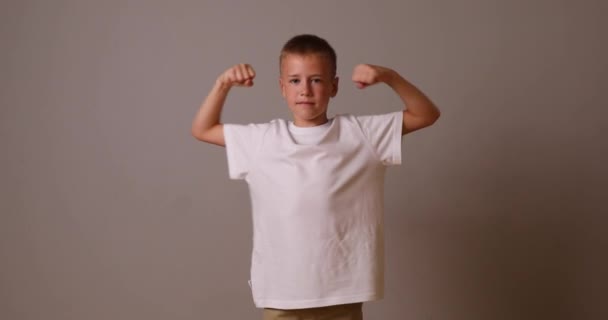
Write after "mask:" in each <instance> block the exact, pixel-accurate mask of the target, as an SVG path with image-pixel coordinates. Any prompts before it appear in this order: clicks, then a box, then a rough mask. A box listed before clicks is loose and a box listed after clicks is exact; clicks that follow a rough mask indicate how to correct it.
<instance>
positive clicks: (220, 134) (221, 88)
mask: <svg viewBox="0 0 608 320" xmlns="http://www.w3.org/2000/svg"><path fill="white" fill-rule="evenodd" d="M253 78H255V71H254V70H253V68H252V67H251V66H250V65H248V64H237V65H235V66H233V67H231V68H230V69H228V70H226V71H224V73H222V74H221V75H220V76H219V77H218V78H217V80H216V81H215V85H214V86H213V88H212V89H211V91H210V92H209V94H208V95H207V98H205V100H204V101H203V103H202V104H201V106H200V109H199V110H198V112H197V114H196V116H195V117H194V121H192V136H194V137H195V138H196V139H198V140H200V141H204V142H207V143H212V144H216V145H218V146H222V147H223V146H225V145H226V143H225V140H224V125H223V124H222V123H221V122H220V117H221V114H222V108H223V106H224V102H225V101H226V97H227V96H228V92H229V91H230V89H231V88H232V87H233V86H244V87H251V86H253Z"/></svg>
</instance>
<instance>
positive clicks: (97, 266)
mask: <svg viewBox="0 0 608 320" xmlns="http://www.w3.org/2000/svg"><path fill="white" fill-rule="evenodd" d="M607 13H608V5H607V4H606V2H605V1H600V0H598V1H577V2H575V1H550V0H532V1H523V0H516V1H506V0H505V1H499V0H464V1H428V0H411V1H392V2H388V1H384V2H382V1H375V2H372V1H278V0H277V1H240V2H238V3H237V2H230V1H224V2H219V1H217V2H215V3H212V2H209V1H171V2H170V1H76V0H73V1H67V0H62V1H59V0H57V1H17V0H13V1H2V2H1V4H0V45H1V46H2V47H1V49H2V50H1V51H0V81H1V82H0V102H1V109H0V115H1V120H0V121H1V122H0V125H1V126H0V146H1V149H0V150H1V152H2V154H1V157H0V168H1V169H0V170H1V172H0V173H1V178H0V181H1V182H0V197H1V198H0V200H1V201H0V212H1V215H0V319H6V320H30V319H32V320H33V319H45V320H68V319H78V320H83V319H86V320H98V319H113V320H116V319H129V320H132V319H145V320H156V319H173V320H176V319H184V320H186V319H259V317H260V314H259V311H258V310H257V309H255V308H254V307H253V303H252V300H251V297H250V292H249V291H248V286H247V284H246V280H247V279H248V272H249V254H250V248H251V230H250V228H251V218H250V212H249V198H248V194H247V188H246V185H245V184H244V183H242V182H234V181H230V180H228V177H227V168H226V162H225V155H224V149H222V148H219V147H215V146H211V145H205V144H203V143H200V142H197V141H195V140H194V139H193V138H192V137H191V136H190V135H189V134H190V131H189V130H190V123H191V120H192V117H193V115H194V113H195V112H196V110H197V109H198V106H199V104H200V102H201V100H202V99H203V98H204V96H205V95H206V93H207V90H208V89H209V88H210V87H211V85H212V83H213V81H214V80H215V78H216V76H217V75H218V74H219V73H221V72H222V71H223V70H224V69H226V68H227V67H229V66H231V65H233V64H235V63H239V62H248V63H251V64H252V65H253V66H254V67H255V68H256V70H257V72H258V77H257V79H256V80H257V81H256V85H255V86H254V87H253V88H251V89H239V90H235V91H234V92H233V94H232V95H231V96H230V98H229V100H228V102H227V106H226V109H225V112H224V120H225V121H226V122H236V123H247V122H256V121H266V120H269V119H271V118H275V117H288V116H289V113H288V111H287V108H286V106H285V105H284V104H283V101H282V99H281V97H280V93H279V90H278V82H277V76H278V68H277V67H278V61H277V57H278V51H279V49H280V47H281V45H282V44H283V43H284V42H285V41H286V40H287V39H288V38H289V37H291V36H292V35H295V34H298V33H316V34H318V35H320V36H322V37H325V38H327V39H328V40H329V41H330V42H331V43H332V44H333V45H334V47H335V49H336V50H337V52H338V56H339V61H338V72H339V75H340V76H341V77H342V82H341V88H340V92H339V94H338V97H337V98H336V99H334V100H333V102H332V104H331V109H332V112H333V113H334V114H335V113H346V112H348V113H355V114H368V113H379V112H388V111H393V110H398V109H399V107H400V106H399V101H398V99H397V98H396V97H395V96H394V95H393V94H392V92H391V91H390V90H389V89H388V88H386V87H383V86H376V87H372V88H369V89H366V90H364V91H359V90H357V89H356V88H355V87H354V86H353V85H352V84H351V83H350V82H349V77H350V72H351V70H352V67H353V66H354V65H355V64H356V63H361V62H366V63H375V64H381V65H386V66H390V67H392V68H395V69H397V70H398V71H400V72H401V73H402V74H403V75H404V76H405V77H406V78H408V79H410V80H411V81H413V82H414V83H416V84H417V85H418V86H419V87H420V88H422V89H423V90H424V91H425V92H426V93H428V94H429V95H430V96H431V97H432V98H433V100H434V101H435V102H436V103H437V104H438V105H439V106H440V108H441V110H442V112H443V114H442V118H441V119H440V121H439V122H438V123H437V124H436V125H435V126H434V127H431V128H429V129H426V130H423V131H420V132H416V133H414V134H412V135H411V136H406V138H405V140H404V143H403V146H404V151H403V155H404V164H403V165H402V166H400V167H396V168H391V170H389V177H388V181H387V190H388V191H387V194H386V203H387V212H386V221H387V228H386V229H387V231H386V232H387V234H386V237H387V252H388V261H387V276H386V278H387V288H386V298H385V299H384V300H383V301H381V302H375V303H369V304H366V306H365V314H366V316H367V319H420V320H436V319H448V320H452V319H463V320H465V319H466V320H471V319H551V320H554V319H608V308H607V306H606V301H607V300H606V299H607V298H606V292H608V285H607V280H606V279H607V277H606V273H607V271H606V270H608V263H607V262H606V255H607V252H608V242H607V237H606V230H607V225H608V218H607V217H606V213H608V210H607V209H606V208H607V204H606V198H607V196H608V169H607V166H606V163H607V161H608V157H607V155H606V153H607V143H606V133H605V129H606V128H608V126H607V125H606V124H607V121H606V117H607V116H608V112H607V111H606V107H607V104H606V98H605V97H604V96H603V95H604V94H605V93H606V89H608V81H607V80H606V79H607V78H608V68H607V59H606V57H608V49H607V42H606V30H608V23H607V22H606V18H605V17H606V14H607Z"/></svg>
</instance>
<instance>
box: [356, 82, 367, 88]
mask: <svg viewBox="0 0 608 320" xmlns="http://www.w3.org/2000/svg"><path fill="white" fill-rule="evenodd" d="M355 85H357V88H359V89H363V88H365V87H367V83H364V82H360V81H355Z"/></svg>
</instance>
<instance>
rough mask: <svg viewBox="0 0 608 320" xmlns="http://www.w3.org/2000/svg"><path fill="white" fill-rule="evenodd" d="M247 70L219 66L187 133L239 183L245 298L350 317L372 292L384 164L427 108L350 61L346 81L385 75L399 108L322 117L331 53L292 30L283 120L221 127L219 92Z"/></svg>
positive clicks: (287, 310)
mask: <svg viewBox="0 0 608 320" xmlns="http://www.w3.org/2000/svg"><path fill="white" fill-rule="evenodd" d="M254 78H255V72H254V70H253V68H252V67H251V66H249V65H247V64H239V65H236V66H234V67H232V68H229V69H228V70H226V71H225V72H224V73H223V74H222V75H220V76H219V78H218V79H217V80H216V83H215V85H214V87H213V88H212V89H211V92H210V93H209V95H208V96H207V98H206V99H205V101H204V102H203V104H202V105H201V108H200V110H199V111H198V113H197V115H196V116H195V118H194V121H193V125H192V134H193V136H194V137H196V138H197V139H199V140H201V141H204V142H207V143H212V144H216V145H220V146H225V147H226V154H227V158H228V169H229V175H230V178H232V179H244V180H246V182H247V183H248V185H249V190H250V193H251V203H252V210H253V228H254V237H253V238H254V239H253V252H252V258H251V281H250V286H251V289H252V294H253V299H254V302H255V304H256V306H257V307H259V308H264V319H278V318H281V319H291V318H289V317H293V318H294V319H296V318H306V319H308V318H310V319H316V318H323V319H361V317H362V316H361V314H362V312H361V305H362V303H363V302H365V301H372V300H377V299H380V298H382V295H383V280H384V279H383V269H384V266H383V261H384V255H383V254H384V252H383V248H384V245H383V203H382V202H383V184H384V172H385V169H386V166H388V165H396V164H400V163H401V136H402V135H405V134H407V133H410V132H413V131H415V130H419V129H421V128H424V127H427V126H429V125H431V124H433V123H434V122H435V121H436V120H437V118H438V117H439V110H438V109H437V108H436V107H435V105H434V104H433V103H432V102H431V101H430V100H429V99H428V98H427V97H426V96H425V95H424V94H423V93H422V92H421V91H419V90H418V89H417V88H416V87H414V86H413V85H412V84H410V83H409V82H408V81H406V80H405V79H404V78H403V77H401V76H400V75H399V74H398V73H397V72H395V71H393V70H391V69H388V68H384V67H380V66H375V65H368V64H361V65H358V66H356V67H355V68H354V71H353V75H352V80H353V82H354V83H355V84H356V86H357V87H358V88H365V87H367V86H370V85H373V84H376V83H379V82H383V83H386V84H387V85H389V86H390V87H391V88H392V89H393V90H394V91H395V93H396V94H397V95H399V97H400V98H401V100H402V101H403V103H404V105H405V106H406V108H404V110H402V111H398V112H393V113H389V114H384V115H375V116H352V115H338V116H335V117H333V118H328V117H327V108H328V105H329V100H330V99H331V98H332V97H334V96H335V95H336V93H337V92H338V77H337V76H336V54H335V52H334V50H333V48H332V47H331V46H330V45H329V44H328V43H327V42H326V41H325V40H324V39H322V38H319V37H317V36H314V35H299V36H296V37H294V38H292V39H290V40H289V41H288V42H287V43H286V44H285V45H284V46H283V49H282V50H281V56H280V78H279V86H280V89H281V92H282V95H283V97H284V98H285V100H286V102H287V105H288V106H289V108H290V110H291V112H292V114H293V122H288V121H285V120H281V119H277V120H272V121H270V122H269V123H264V124H250V125H230V124H225V125H224V124H222V123H221V122H220V114H221V110H222V107H223V105H224V101H225V99H226V96H227V95H228V92H229V90H230V89H231V88H232V87H234V86H245V87H250V86H252V85H253V79H254Z"/></svg>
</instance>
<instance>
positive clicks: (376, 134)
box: [357, 111, 403, 165]
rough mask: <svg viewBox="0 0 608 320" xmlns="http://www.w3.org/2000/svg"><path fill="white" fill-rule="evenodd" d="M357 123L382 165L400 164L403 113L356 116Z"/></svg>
mask: <svg viewBox="0 0 608 320" xmlns="http://www.w3.org/2000/svg"><path fill="white" fill-rule="evenodd" d="M357 121H358V122H359V125H360V126H361V129H362V131H363V134H364V135H365V137H366V138H367V140H368V142H369V143H370V145H371V147H372V148H373V150H374V151H375V152H376V155H377V156H378V158H379V160H380V161H381V162H382V163H383V164H384V165H398V164H401V137H402V134H401V132H402V128H403V111H398V112H391V113H387V114H381V115H370V116H358V117H357Z"/></svg>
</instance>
